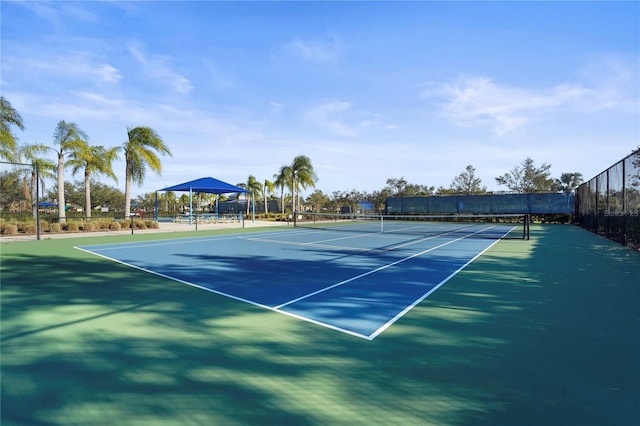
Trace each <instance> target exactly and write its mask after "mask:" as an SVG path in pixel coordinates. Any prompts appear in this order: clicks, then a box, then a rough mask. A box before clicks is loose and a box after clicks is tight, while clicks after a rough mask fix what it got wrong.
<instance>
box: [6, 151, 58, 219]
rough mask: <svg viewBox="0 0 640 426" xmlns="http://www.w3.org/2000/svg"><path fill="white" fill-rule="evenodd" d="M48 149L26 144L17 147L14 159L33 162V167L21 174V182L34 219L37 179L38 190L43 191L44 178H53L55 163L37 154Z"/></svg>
mask: <svg viewBox="0 0 640 426" xmlns="http://www.w3.org/2000/svg"><path fill="white" fill-rule="evenodd" d="M50 149H51V148H50V147H48V146H46V145H42V144H27V145H23V146H21V147H19V148H18V149H17V152H16V159H17V161H18V162H19V163H31V164H33V168H31V170H29V171H28V172H27V173H25V175H24V176H23V179H22V184H23V189H24V195H25V198H26V199H27V200H30V201H31V206H32V210H33V218H34V219H35V218H36V217H37V213H38V212H37V209H38V205H37V203H36V200H37V199H38V194H37V193H36V189H37V187H38V185H37V184H38V181H37V179H39V180H40V182H39V183H40V191H41V192H42V193H44V190H45V188H44V183H45V179H53V178H55V173H54V172H55V170H56V165H55V163H54V162H53V161H51V160H49V159H47V158H43V157H40V156H39V154H45V153H46V152H47V151H49V150H50Z"/></svg>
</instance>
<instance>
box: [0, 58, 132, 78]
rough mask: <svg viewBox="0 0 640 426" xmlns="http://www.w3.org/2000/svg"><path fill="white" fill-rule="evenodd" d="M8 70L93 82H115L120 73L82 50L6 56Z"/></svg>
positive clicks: (120, 76)
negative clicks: (52, 53) (32, 55)
mask: <svg viewBox="0 0 640 426" xmlns="http://www.w3.org/2000/svg"><path fill="white" fill-rule="evenodd" d="M6 67H7V69H9V70H13V69H22V70H23V71H22V74H23V75H24V74H25V73H32V72H36V73H37V74H38V75H39V76H40V77H42V76H43V75H46V76H56V77H72V78H74V79H76V80H77V79H87V80H92V81H93V82H94V83H117V82H118V81H119V80H120V79H121V78H122V75H121V74H120V71H119V70H118V69H117V68H116V67H114V66H113V65H110V64H107V63H102V62H100V61H99V60H97V59H95V58H93V57H92V56H91V55H90V54H87V53H84V52H68V53H64V52H57V53H56V54H55V55H54V56H50V57H46V56H43V55H42V54H40V55H39V57H38V58H35V57H31V58H20V57H15V56H13V57H9V58H7V62H6Z"/></svg>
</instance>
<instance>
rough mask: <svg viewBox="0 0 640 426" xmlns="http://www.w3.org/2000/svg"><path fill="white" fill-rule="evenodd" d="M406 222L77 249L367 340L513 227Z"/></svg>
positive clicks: (342, 224)
mask: <svg viewBox="0 0 640 426" xmlns="http://www.w3.org/2000/svg"><path fill="white" fill-rule="evenodd" d="M380 218H382V216H380ZM509 218H511V217H509ZM376 219H378V218H377V217H376ZM412 219H413V220H412V221H411V222H408V223H406V222H405V223H398V222H399V221H398V220H396V221H395V222H396V223H388V224H387V228H388V229H387V230H386V232H382V229H381V225H380V222H378V221H377V220H373V222H374V223H369V222H370V221H368V220H367V223H363V221H362V220H358V221H349V222H345V221H340V222H338V221H331V222H330V225H331V226H329V227H327V228H316V229H310V228H313V227H310V228H307V227H302V228H298V229H297V230H295V231H293V232H291V231H286V232H281V233H273V232H269V233H267V234H265V233H257V234H249V235H239V236H223V237H215V236H210V237H202V238H188V239H178V240H175V241H162V242H143V243H128V244H108V245H100V246H81V247H79V249H81V250H84V251H87V252H90V253H93V254H96V255H99V256H102V257H105V258H108V259H111V260H114V261H117V262H120V263H122V264H125V265H128V266H132V267H135V268H138V269H141V270H144V271H147V272H150V273H153V274H157V275H160V276H162V277H166V278H171V279H173V280H175V281H179V282H181V283H184V284H188V285H191V286H194V287H198V288H201V289H204V290H208V291H212V292H215V293H218V294H221V295H224V296H228V297H231V298H234V299H237V300H240V301H244V302H248V303H251V304H254V305H257V306H260V307H263V308H267V309H270V310H273V311H277V312H280V313H284V314H287V315H290V316H293V317H296V318H299V319H303V320H306V321H310V322H313V323H316V324H318V325H321V326H325V327H328V328H332V329H335V330H339V331H342V332H345V333H348V334H352V335H354V336H357V337H362V338H365V339H373V338H375V336H377V335H378V334H380V333H381V332H382V331H384V329H386V328H387V327H388V326H390V325H391V324H392V323H393V322H395V321H396V320H397V319H398V318H399V317H400V316H402V315H403V314H404V313H406V312H407V311H408V310H409V309H411V308H412V307H413V306H415V305H416V304H417V303H419V302H420V301H422V300H423V299H424V298H426V297H427V296H428V295H429V294H431V293H432V292H433V291H435V290H436V289H437V288H438V287H440V286H441V285H442V284H444V283H445V282H446V281H447V280H448V279H450V278H451V277H452V276H453V275H454V274H456V273H457V272H459V271H460V270H462V268H464V267H465V266H466V265H467V264H469V263H470V262H471V261H472V260H473V259H475V258H476V257H477V256H479V255H480V254H481V253H482V252H484V251H485V250H487V249H488V248H489V247H491V246H492V245H493V244H495V242H496V241H498V240H499V239H500V238H502V237H505V236H507V235H508V234H509V233H510V232H512V231H514V230H515V229H516V228H517V226H516V225H514V224H511V223H508V224H504V223H479V222H472V223H468V222H455V223H443V222H435V223H434V222H432V221H429V222H427V221H426V220H423V221H420V222H419V221H417V220H415V218H412ZM388 222H391V221H388ZM377 227H380V228H378V229H377Z"/></svg>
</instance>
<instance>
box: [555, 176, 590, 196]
mask: <svg viewBox="0 0 640 426" xmlns="http://www.w3.org/2000/svg"><path fill="white" fill-rule="evenodd" d="M582 182H584V178H583V177H582V173H562V174H561V175H560V180H559V183H558V187H559V190H561V191H563V192H567V193H569V192H573V191H575V190H576V188H577V187H579V186H580V184H581V183H582Z"/></svg>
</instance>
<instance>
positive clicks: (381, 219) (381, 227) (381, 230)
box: [380, 215, 384, 232]
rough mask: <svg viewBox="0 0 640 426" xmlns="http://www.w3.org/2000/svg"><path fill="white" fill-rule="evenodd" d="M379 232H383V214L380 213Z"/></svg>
mask: <svg viewBox="0 0 640 426" xmlns="http://www.w3.org/2000/svg"><path fill="white" fill-rule="evenodd" d="M380 232H384V216H382V215H380Z"/></svg>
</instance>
